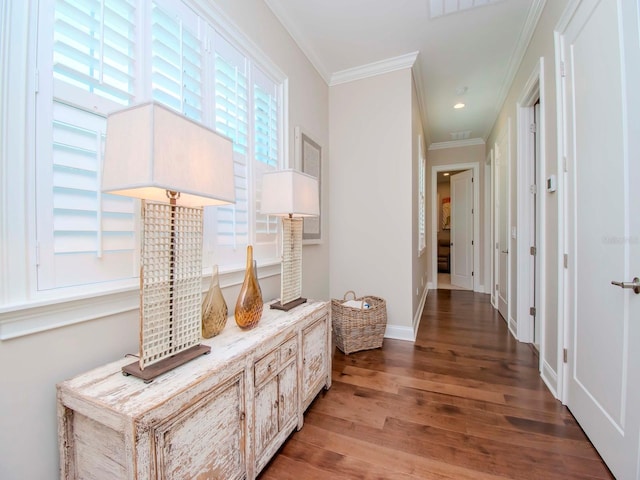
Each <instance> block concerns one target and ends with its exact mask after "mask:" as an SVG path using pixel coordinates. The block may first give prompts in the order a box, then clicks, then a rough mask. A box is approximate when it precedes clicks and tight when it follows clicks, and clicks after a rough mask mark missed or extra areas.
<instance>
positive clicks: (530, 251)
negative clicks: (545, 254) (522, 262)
mask: <svg viewBox="0 0 640 480" xmlns="http://www.w3.org/2000/svg"><path fill="white" fill-rule="evenodd" d="M529 253H530V254H531V255H533V256H535V255H536V253H538V249H537V248H536V247H530V248H529Z"/></svg>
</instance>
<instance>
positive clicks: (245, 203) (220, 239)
mask: <svg viewBox="0 0 640 480" xmlns="http://www.w3.org/2000/svg"><path fill="white" fill-rule="evenodd" d="M214 46H215V48H214V50H215V51H214V70H215V71H214V79H215V84H214V85H215V86H214V94H215V102H214V103H215V129H216V131H218V132H220V133H221V134H223V135H226V136H228V137H229V138H231V140H232V141H233V158H234V174H235V178H234V180H235V188H236V203H235V204H234V205H228V206H227V205H225V206H220V207H215V210H216V211H215V217H216V222H215V223H216V248H217V252H216V257H222V258H225V259H230V263H242V262H243V259H244V255H245V251H244V250H245V247H246V246H247V245H248V244H249V239H250V234H251V232H250V229H249V219H250V218H249V196H250V191H249V165H248V161H247V159H248V152H249V115H248V111H249V100H248V88H247V74H248V71H247V70H248V60H247V58H246V57H245V56H244V55H243V54H242V53H240V52H239V51H238V50H237V49H236V48H235V47H233V46H232V45H231V44H230V43H229V42H228V41H227V40H226V39H224V38H223V37H222V36H221V35H218V34H216V36H215V41H214Z"/></svg>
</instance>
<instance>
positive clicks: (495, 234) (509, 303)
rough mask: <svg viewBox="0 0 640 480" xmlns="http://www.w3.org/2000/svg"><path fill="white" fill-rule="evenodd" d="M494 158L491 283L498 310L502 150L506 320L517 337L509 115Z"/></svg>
mask: <svg viewBox="0 0 640 480" xmlns="http://www.w3.org/2000/svg"><path fill="white" fill-rule="evenodd" d="M503 139H504V140H505V146H506V148H505V151H504V152H503V151H500V149H499V148H498V146H499V145H500V143H502V141H503ZM493 150H494V153H493V160H494V169H493V179H494V180H493V205H492V207H493V208H492V210H493V219H494V223H493V243H492V245H491V248H492V249H493V250H494V256H493V257H494V259H493V261H494V263H493V284H492V285H491V288H492V289H493V290H494V291H495V305H494V307H495V308H496V310H499V303H500V299H499V296H500V295H499V293H498V289H496V283H495V282H496V279H499V280H500V281H502V279H500V275H499V272H500V254H499V252H497V250H498V248H499V246H498V242H499V239H500V231H499V230H498V228H499V227H500V222H499V215H498V212H497V208H498V207H497V205H498V195H497V193H498V183H499V182H498V180H499V178H498V177H499V175H500V169H499V168H497V166H498V164H497V162H498V155H497V153H496V152H498V151H500V153H501V155H502V157H503V158H502V159H501V161H504V162H505V163H506V168H507V175H506V181H507V185H506V187H505V186H504V185H503V188H506V191H507V205H506V210H507V211H506V217H507V225H506V227H507V250H508V252H509V253H507V278H506V282H507V318H505V319H504V320H505V322H507V326H508V328H509V331H510V332H511V334H512V335H513V336H514V337H515V336H516V328H517V325H516V321H515V320H514V319H513V316H512V311H511V308H512V304H513V302H512V301H511V294H512V288H511V280H512V275H513V269H512V261H511V259H512V258H513V255H510V253H511V251H513V249H512V248H511V246H512V245H511V243H512V226H513V224H512V222H511V208H512V206H511V203H512V198H511V195H512V189H511V183H512V182H511V117H509V118H508V119H507V124H506V125H505V126H504V128H503V129H502V131H501V132H500V133H499V134H498V135H497V137H496V141H495V143H494V145H493Z"/></svg>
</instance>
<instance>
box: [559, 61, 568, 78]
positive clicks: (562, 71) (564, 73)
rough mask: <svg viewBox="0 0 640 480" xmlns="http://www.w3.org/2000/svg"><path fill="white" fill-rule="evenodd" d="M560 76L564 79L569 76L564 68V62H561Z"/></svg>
mask: <svg viewBox="0 0 640 480" xmlns="http://www.w3.org/2000/svg"><path fill="white" fill-rule="evenodd" d="M560 76H561V77H563V78H564V77H566V76H567V72H566V70H565V68H564V62H560Z"/></svg>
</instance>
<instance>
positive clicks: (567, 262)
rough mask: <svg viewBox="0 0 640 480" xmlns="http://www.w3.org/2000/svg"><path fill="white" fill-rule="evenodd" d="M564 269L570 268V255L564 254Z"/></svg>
mask: <svg viewBox="0 0 640 480" xmlns="http://www.w3.org/2000/svg"><path fill="white" fill-rule="evenodd" d="M564 268H569V255H568V254H566V253H565V254H564Z"/></svg>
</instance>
